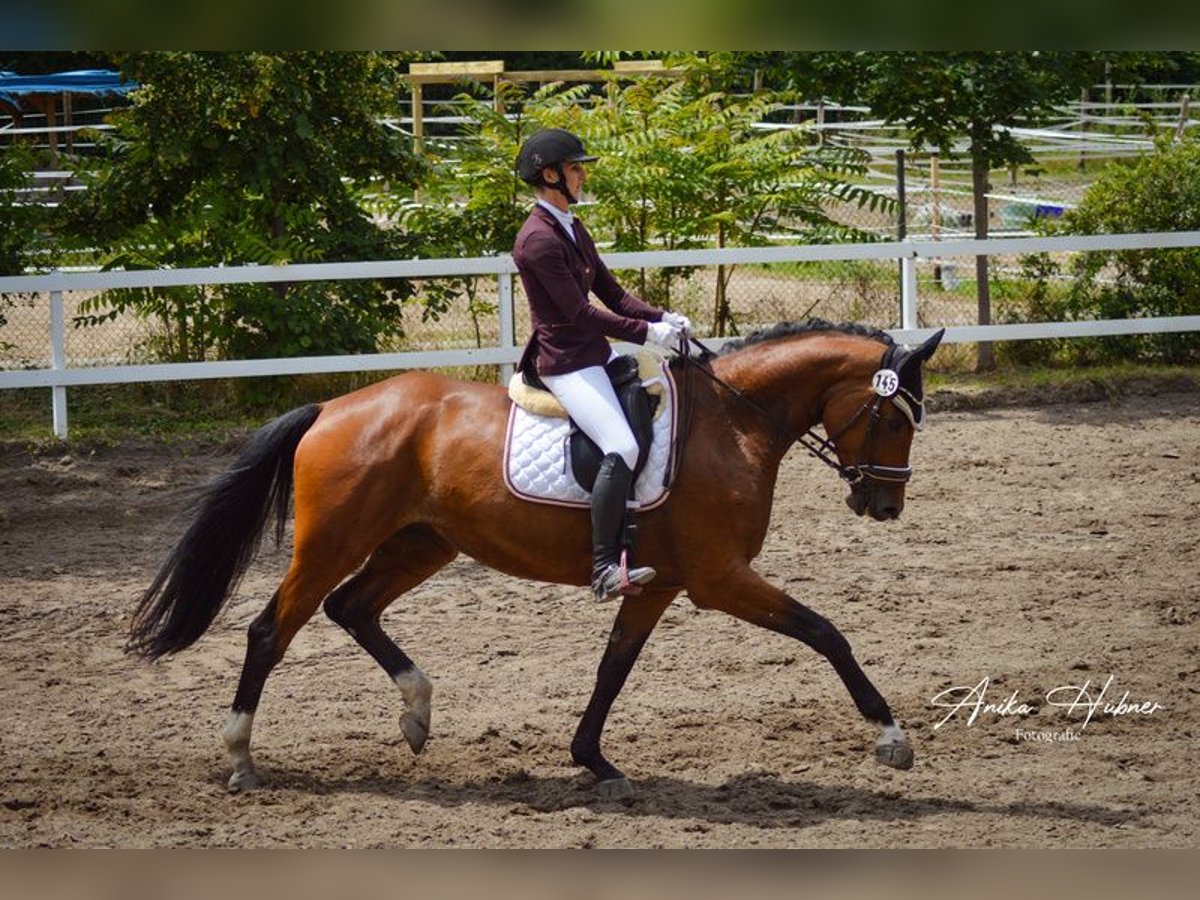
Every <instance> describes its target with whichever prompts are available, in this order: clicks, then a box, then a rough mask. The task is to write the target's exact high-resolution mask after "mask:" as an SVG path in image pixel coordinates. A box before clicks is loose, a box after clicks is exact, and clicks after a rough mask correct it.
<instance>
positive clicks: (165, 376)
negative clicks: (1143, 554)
mask: <svg viewBox="0 0 1200 900" xmlns="http://www.w3.org/2000/svg"><path fill="white" fill-rule="evenodd" d="M1179 247H1200V231H1185V232H1157V233H1148V234H1121V235H1098V236H1071V237H1054V238H1001V239H995V240H988V241H974V240H964V241H902V242H896V243H879V244H826V245H814V246H790V247H754V248H736V249H735V248H727V249H721V250H673V251H651V252H641V253H610V254H605V257H604V258H605V261H606V262H607V263H608V265H609V266H610V267H611V268H614V269H638V268H671V267H681V266H688V267H693V266H715V265H719V264H725V265H734V264H739V263H750V264H754V263H759V264H765V263H786V262H816V261H840V260H886V259H893V260H899V263H900V271H901V279H900V280H901V304H900V310H901V314H900V327H899V328H895V329H889V333H890V334H891V335H892V336H893V337H894V338H896V339H897V340H899V341H902V342H908V343H911V342H917V341H920V340H923V339H924V338H925V337H927V336H928V335H929V334H931V333H932V332H933V331H934V330H935V329H934V328H919V327H917V322H918V317H917V312H918V308H919V298H918V296H917V277H916V264H917V261H918V260H921V259H926V260H930V259H944V258H946V257H957V256H968V257H970V256H979V255H1000V254H1022V253H1040V252H1050V253H1061V252H1085V251H1097V250H1129V249H1155V248H1179ZM515 274H516V265H515V264H514V263H513V261H512V258H511V257H509V256H507V255H505V256H495V257H478V258H472V259H429V260H394V261H383V262H361V263H321V264H302V265H287V266H240V267H218V268H205V269H164V270H155V271H131V272H94V273H60V274H49V275H29V276H14V277H4V278H0V294H45V295H48V297H49V306H48V321H47V326H48V328H49V330H50V348H51V351H50V359H49V360H47V366H46V367H45V368H38V369H27V370H20V371H0V389H3V388H30V387H44V388H50V389H51V395H52V409H53V425H54V433H55V435H57V436H58V437H60V438H64V439H65V438H66V437H67V393H66V389H67V387H70V386H76V385H87V384H116V383H126V384H128V383H137V382H150V381H183V380H190V379H202V378H241V377H249V376H263V375H298V374H308V373H318V372H322V373H326V372H364V371H376V370H381V369H388V370H390V369H407V368H434V367H439V366H477V365H500V366H502V367H504V369H505V371H506V373H508V372H511V370H512V366H513V365H514V363H516V361H517V360H518V359H519V357H520V344H519V343H518V340H517V335H516V334H515V329H514V322H515V311H514V308H513V296H514V294H513V276H514V275H515ZM456 275H475V276H487V275H491V276H494V277H495V278H496V279H497V285H498V298H499V303H498V307H499V312H498V315H499V318H500V340H499V342H498V344H497V345H496V346H491V347H482V348H473V349H463V350H427V351H416V352H406V353H376V354H368V355H348V356H306V357H296V358H288V359H258V360H230V361H220V362H195V363H163V364H155V365H124V366H98V367H88V368H82V367H80V368H70V367H68V366H67V364H66V352H65V347H66V323H65V321H64V319H65V317H64V314H63V299H62V295H63V292H64V291H103V290H112V289H116V288H158V287H178V286H185V285H213V284H250V283H258V284H262V283H271V282H280V281H288V282H296V281H338V280H354V279H364V278H370V279H375V278H436V277H445V276H456ZM1178 331H1200V315H1197V316H1175V317H1169V318H1146V319H1117V320H1096V321H1073V322H1050V323H1030V324H1013V325H972V326H954V327H949V328H947V329H946V336H945V341H947V342H949V343H955V342H975V341H1008V340H1032V339H1039V338H1070V337H1087V336H1107V335H1118V334H1148V333H1155V332H1178ZM711 343H712V344H714V345H717V344H720V343H722V341H719V340H714V341H712V342H711Z"/></svg>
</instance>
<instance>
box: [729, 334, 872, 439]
mask: <svg viewBox="0 0 1200 900" xmlns="http://www.w3.org/2000/svg"><path fill="white" fill-rule="evenodd" d="M861 355H862V354H861V348H860V347H855V345H854V344H850V343H847V342H844V341H840V340H829V339H825V340H819V339H817V338H815V337H798V338H792V339H790V340H781V341H777V342H773V343H767V344H760V345H757V346H753V347H748V348H746V349H744V350H741V351H739V352H737V353H734V354H731V355H730V356H728V357H725V358H723V359H720V360H718V361H717V362H718V366H717V368H716V371H717V373H718V374H719V375H720V376H721V377H722V378H723V379H724V380H726V381H728V382H729V384H731V385H732V386H734V387H736V388H737V389H738V390H739V391H741V392H742V393H744V394H745V395H746V396H748V397H750V398H751V399H752V400H754V401H755V403H757V404H759V405H760V406H762V407H763V408H764V409H766V410H767V411H769V412H770V413H771V414H772V416H773V417H774V418H776V419H778V420H779V421H781V422H784V423H785V424H786V425H787V426H788V428H790V429H791V430H792V431H794V432H796V433H802V432H804V431H806V430H808V429H809V428H811V427H812V426H813V425H815V424H816V423H817V422H818V421H820V418H821V410H822V408H823V407H824V404H825V402H826V399H827V398H828V396H829V394H830V393H831V392H832V391H833V390H835V389H836V387H837V385H838V384H839V383H841V382H843V381H846V380H847V379H848V378H850V377H852V376H854V375H856V374H857V370H858V369H859V368H861V363H860V359H859V358H860V357H861Z"/></svg>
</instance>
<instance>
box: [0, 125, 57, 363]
mask: <svg viewBox="0 0 1200 900" xmlns="http://www.w3.org/2000/svg"><path fill="white" fill-rule="evenodd" d="M34 161H35V158H34V153H33V152H32V151H31V150H30V149H29V148H28V147H27V146H25V145H24V144H19V143H12V144H9V145H8V146H6V147H5V148H4V149H3V150H0V275H21V274H23V273H24V272H25V271H26V270H27V269H30V268H37V267H38V263H39V259H38V256H37V252H38V251H39V250H44V249H46V233H45V231H46V227H47V222H46V219H47V216H46V212H45V209H44V208H43V207H41V206H38V205H37V204H34V203H30V202H29V201H28V199H27V198H22V197H21V195H20V194H19V193H18V192H19V191H20V190H21V189H22V188H25V187H28V186H29V183H30V178H29V171H30V170H31V169H33V168H34ZM40 262H42V263H45V262H46V260H45V259H42V260H40ZM11 302H12V298H11V297H8V296H6V295H3V294H0V328H3V327H4V325H5V324H7V322H8V320H7V319H6V318H5V316H4V309H5V307H6V306H7V305H8V304H9V303H11ZM5 346H6V342H5V341H4V339H3V335H2V334H0V348H3V347H5Z"/></svg>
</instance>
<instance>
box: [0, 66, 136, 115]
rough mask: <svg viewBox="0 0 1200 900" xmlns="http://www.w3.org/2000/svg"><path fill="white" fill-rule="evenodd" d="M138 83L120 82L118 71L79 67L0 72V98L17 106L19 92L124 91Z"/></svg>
mask: <svg viewBox="0 0 1200 900" xmlns="http://www.w3.org/2000/svg"><path fill="white" fill-rule="evenodd" d="M137 87H138V84H137V82H134V81H123V80H122V79H121V73H120V72H114V71H112V70H111V69H82V70H79V71H76V72H54V73H51V74H49V75H18V74H17V73H16V72H0V101H3V102H5V103H7V104H8V105H9V106H12V107H13V108H16V109H19V108H20V106H21V104H20V101H19V100H18V99H17V98H18V97H19V96H20V95H21V94H59V93H62V92H64V91H66V92H67V93H71V94H127V93H129V92H130V91H132V90H135V89H136V88H137Z"/></svg>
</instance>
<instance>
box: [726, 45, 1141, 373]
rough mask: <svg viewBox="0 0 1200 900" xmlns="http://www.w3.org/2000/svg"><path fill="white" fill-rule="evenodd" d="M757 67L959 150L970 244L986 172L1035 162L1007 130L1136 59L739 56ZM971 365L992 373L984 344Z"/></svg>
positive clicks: (982, 292)
mask: <svg viewBox="0 0 1200 900" xmlns="http://www.w3.org/2000/svg"><path fill="white" fill-rule="evenodd" d="M738 61H739V63H740V64H741V65H742V66H743V67H745V66H746V65H747V64H748V63H754V62H758V63H761V65H763V66H764V67H765V68H766V69H767V70H768V71H770V72H771V74H772V77H775V78H790V79H791V80H792V82H793V84H794V85H795V86H797V87H799V88H803V89H806V90H807V92H808V93H809V94H810V95H813V94H815V95H818V96H819V95H824V96H826V97H829V98H830V99H833V100H837V101H839V102H843V103H863V104H866V105H868V106H870V107H871V111H872V113H874V114H875V115H877V116H880V117H882V118H883V119H884V121H885V122H887V123H889V124H902V125H904V126H905V127H906V128H907V129H908V133H909V137H910V140H911V143H912V145H913V146H914V147H916V148H920V147H924V146H928V147H936V148H937V149H938V150H939V151H940V152H941V153H943V154H946V155H952V154H954V153H956V152H958V151H959V149H960V141H964V140H965V143H966V147H965V150H966V153H967V155H968V156H969V157H970V158H971V172H972V179H971V180H972V184H973V192H974V197H975V203H974V206H975V212H974V222H975V236H976V237H977V238H979V239H983V238H986V237H987V234H988V215H987V196H986V195H987V192H988V190H989V189H990V186H989V184H988V172H989V171H990V170H991V169H993V168H996V167H1000V166H1006V165H1013V164H1024V163H1028V162H1030V161H1032V157H1031V155H1030V153H1029V150H1028V149H1027V148H1026V147H1025V146H1024V145H1023V144H1022V143H1021V142H1020V141H1019V140H1018V139H1017V137H1016V136H1015V135H1014V134H1013V132H1012V129H1013V127H1014V126H1017V125H1022V126H1028V125H1033V124H1037V123H1038V122H1040V121H1043V120H1044V119H1046V118H1047V117H1049V116H1050V115H1052V114H1053V113H1054V111H1055V107H1056V106H1058V105H1060V104H1063V103H1066V102H1068V101H1071V100H1078V99H1079V92H1080V89H1081V88H1083V87H1086V86H1088V85H1091V84H1095V83H1097V82H1099V81H1102V80H1103V79H1104V77H1105V72H1106V65H1107V66H1108V67H1109V70H1110V72H1111V69H1112V67H1113V66H1114V65H1115V66H1117V67H1120V68H1121V69H1122V70H1124V69H1126V68H1128V67H1129V66H1132V65H1135V64H1137V63H1139V62H1141V61H1142V58H1141V57H1138V56H1137V55H1133V54H1125V55H1122V54H1115V53H1102V52H1092V51H1058V50H1055V51H1038V50H1032V51H1024V50H1022V51H1015V50H962V51H908V50H904V51H884V52H877V51H869V52H868V51H864V52H848V51H829V52H814V53H796V54H786V55H783V56H780V55H778V54H761V55H757V56H756V55H754V54H751V55H749V58H747V57H745V56H741V57H738ZM976 274H977V285H978V311H979V323H980V324H988V323H989V322H990V321H991V295H990V291H989V283H988V263H987V257H986V256H980V257H977V258H976ZM978 365H979V367H980V368H991V367H992V366H993V365H994V358H993V355H992V347H991V345H990V344H980V345H979V359H978Z"/></svg>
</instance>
